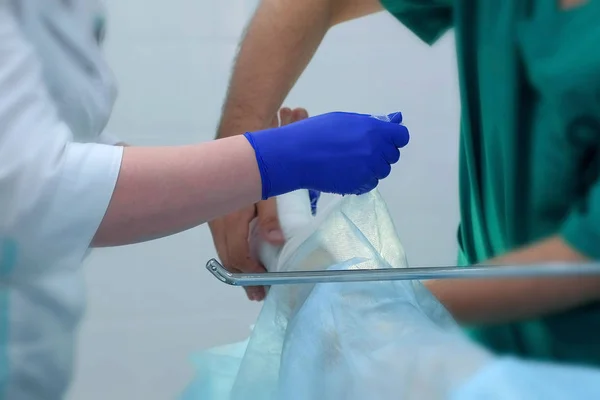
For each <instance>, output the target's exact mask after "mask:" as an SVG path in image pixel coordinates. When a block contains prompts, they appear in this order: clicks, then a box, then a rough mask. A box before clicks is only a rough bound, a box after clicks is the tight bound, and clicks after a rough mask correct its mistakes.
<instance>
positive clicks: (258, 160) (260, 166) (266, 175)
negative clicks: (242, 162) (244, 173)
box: [244, 132, 271, 200]
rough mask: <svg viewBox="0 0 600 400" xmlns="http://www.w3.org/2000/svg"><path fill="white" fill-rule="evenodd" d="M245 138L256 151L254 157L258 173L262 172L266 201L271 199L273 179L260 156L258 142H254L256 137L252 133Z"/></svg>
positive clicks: (261, 178)
mask: <svg viewBox="0 0 600 400" xmlns="http://www.w3.org/2000/svg"><path fill="white" fill-rule="evenodd" d="M244 137H245V138H246V139H247V140H248V142H249V143H250V146H252V149H253V150H254V156H255V157H256V164H257V165H258V171H259V172H260V180H261V183H262V195H261V196H262V199H263V200H266V199H268V198H269V197H271V179H270V178H269V172H268V168H267V164H266V163H265V161H264V160H263V159H262V157H261V155H260V149H259V146H258V144H257V143H256V141H255V140H254V136H253V135H252V133H251V132H246V133H244Z"/></svg>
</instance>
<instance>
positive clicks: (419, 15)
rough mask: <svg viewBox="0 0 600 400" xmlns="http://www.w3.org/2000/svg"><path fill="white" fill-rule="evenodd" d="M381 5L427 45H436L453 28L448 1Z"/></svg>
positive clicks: (397, 0) (393, 0) (399, 0)
mask: <svg viewBox="0 0 600 400" xmlns="http://www.w3.org/2000/svg"><path fill="white" fill-rule="evenodd" d="M380 1H381V5H382V6H383V7H384V8H385V9H386V10H388V11H389V12H390V13H391V14H392V15H393V16H394V17H396V18H397V19H398V20H399V21H400V22H401V23H402V24H403V25H404V26H406V27H407V28H408V29H410V30H411V31H412V32H413V33H414V34H415V35H417V36H418V37H419V38H420V39H421V40H423V41H424V42H425V43H427V44H430V45H431V44H433V43H435V42H436V41H437V40H438V39H439V38H440V37H441V36H442V35H443V34H444V33H446V31H447V30H448V29H449V28H450V27H451V26H452V21H453V19H452V5H451V3H452V2H451V1H448V0H445V1H444V0H380Z"/></svg>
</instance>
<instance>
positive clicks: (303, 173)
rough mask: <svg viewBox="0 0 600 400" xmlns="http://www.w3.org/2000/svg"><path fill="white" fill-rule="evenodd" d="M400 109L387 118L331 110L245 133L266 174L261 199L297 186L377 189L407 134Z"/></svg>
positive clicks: (328, 189)
mask: <svg viewBox="0 0 600 400" xmlns="http://www.w3.org/2000/svg"><path fill="white" fill-rule="evenodd" d="M400 122H402V114H400V113H395V114H391V115H389V116H388V117H384V118H375V117H373V116H370V115H364V114H353V113H341V112H337V113H330V114H323V115H320V116H317V117H313V118H308V119H305V120H303V121H300V122H296V123H293V124H290V125H287V126H284V127H280V128H277V129H267V130H264V131H258V132H253V133H246V134H245V137H246V138H247V139H248V141H249V142H250V144H251V145H252V147H253V148H254V151H255V152H256V159H257V162H258V167H259V170H260V175H261V179H262V185H263V192H262V197H263V199H268V198H270V197H273V196H277V195H280V194H283V193H287V192H290V191H293V190H297V189H313V190H317V191H321V192H326V193H336V194H363V193H366V192H369V191H371V190H373V189H374V188H375V187H376V186H377V184H378V183H379V180H381V179H383V178H385V177H387V176H388V175H389V174H390V172H391V165H392V164H394V163H396V162H397V161H398V159H399V158H400V151H399V150H398V149H399V148H401V147H404V146H405V145H406V144H407V143H408V140H409V134H408V130H407V129H406V127H404V126H403V125H401V124H400Z"/></svg>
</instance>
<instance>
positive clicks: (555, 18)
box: [381, 0, 600, 366]
mask: <svg viewBox="0 0 600 400" xmlns="http://www.w3.org/2000/svg"><path fill="white" fill-rule="evenodd" d="M381 1H382V4H383V6H384V7H385V8H386V9H387V10H388V11H389V12H390V13H391V14H393V15H394V16H395V17H396V18H397V19H398V20H399V21H400V22H402V23H403V24H404V25H405V26H407V27H408V28H409V29H410V30H412V31H413V32H414V33H415V34H416V35H417V36H419V37H420V38H421V39H422V40H424V41H425V42H427V43H429V44H433V43H434V42H435V41H436V40H437V39H438V38H439V37H440V36H442V35H443V34H444V33H445V32H446V31H447V30H448V29H450V28H454V34H455V37H456V48H457V60H458V70H459V78H460V91H461V103H462V116H461V117H462V118H461V121H462V122H461V135H460V155H459V157H460V175H459V176H460V204H461V224H460V228H459V231H458V240H459V244H460V249H461V254H460V259H461V262H463V263H464V264H465V265H467V264H473V263H477V262H483V261H485V260H487V259H489V258H491V257H494V256H497V255H501V254H504V253H507V252H509V251H511V250H514V249H516V248H519V247H521V246H524V245H526V244H530V243H532V242H534V241H536V240H540V239H543V238H545V237H548V236H551V235H556V234H558V235H561V236H562V237H563V238H564V239H565V240H566V242H567V243H569V244H570V245H571V246H572V247H574V248H575V249H576V250H578V251H580V252H581V253H583V254H585V255H587V256H589V257H591V258H594V259H600V183H599V182H598V177H599V172H600V154H599V151H600V22H599V21H600V1H594V0H588V1H587V2H583V3H582V4H581V5H578V6H575V7H574V8H571V9H569V10H562V9H560V7H559V1H551V0H537V1H536V0H480V1H478V0H456V1H452V0H438V1H436V0H381ZM439 134H444V132H439ZM532 296H535V293H532ZM469 331H470V333H471V334H472V335H473V337H474V338H476V339H477V340H479V341H480V342H482V343H483V344H485V345H487V346H488V347H489V348H491V349H492V350H495V351H496V352H498V353H501V354H507V353H508V354H515V355H519V356H523V357H527V358H535V359H546V360H548V359H549V360H556V361H569V362H575V363H586V364H593V365H598V366H600V303H595V304H590V305H587V306H585V307H581V308H578V309H573V310H570V311H568V312H564V313H560V314H555V315H550V316H547V317H544V318H540V319H535V320H528V321H524V322H519V323H510V324H502V325H494V326H477V327H472V328H470V329H469Z"/></svg>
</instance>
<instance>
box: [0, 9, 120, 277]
mask: <svg viewBox="0 0 600 400" xmlns="http://www.w3.org/2000/svg"><path fill="white" fill-rule="evenodd" d="M6 3H7V2H6V1H5V0H0V242H1V241H10V242H12V243H14V244H15V245H16V248H17V255H18V257H20V258H21V259H26V260H27V264H28V265H39V267H40V268H43V266H44V265H49V264H52V263H55V262H60V263H67V264H68V263H69V261H71V262H79V261H81V260H82V259H83V258H84V256H85V254H86V252H87V250H88V247H89V243H90V241H91V239H92V238H93V236H94V235H95V233H96V230H97V229H98V226H99V224H100V222H101V221H102V218H103V217H104V214H105V212H106V209H107V207H108V204H109V202H110V199H111V196H112V193H113V190H114V188H115V184H116V180H117V178H118V174H119V170H120V165H121V158H122V151H123V150H122V148H120V147H114V146H108V145H102V144H80V143H74V142H72V135H71V132H70V131H69V129H68V127H67V126H66V125H65V124H64V123H63V122H61V120H60V119H59V117H58V112H57V110H56V108H55V106H54V104H53V102H52V100H51V98H50V96H49V94H48V92H47V89H46V87H45V84H44V81H43V78H42V72H41V66H40V63H39V62H38V60H37V58H36V54H35V52H34V51H33V48H32V47H31V46H30V45H29V43H28V42H27V41H26V39H24V37H23V35H22V33H21V31H20V28H19V25H18V22H17V21H16V19H15V17H14V15H13V14H12V11H11V10H10V9H9V6H8V5H7V4H6ZM1 261H2V260H0V264H1ZM18 264H19V263H18ZM68 265H71V264H68Z"/></svg>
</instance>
